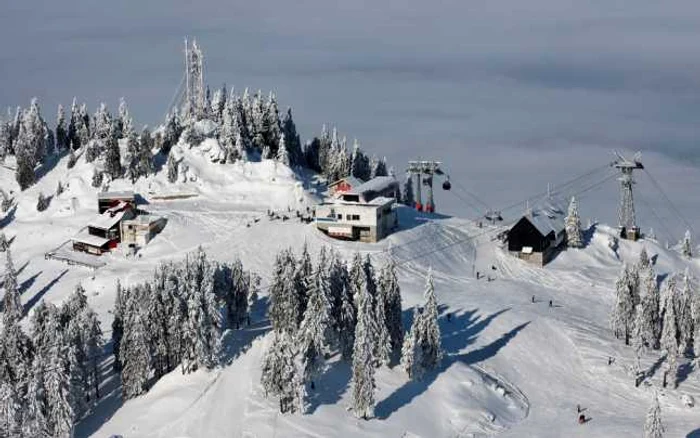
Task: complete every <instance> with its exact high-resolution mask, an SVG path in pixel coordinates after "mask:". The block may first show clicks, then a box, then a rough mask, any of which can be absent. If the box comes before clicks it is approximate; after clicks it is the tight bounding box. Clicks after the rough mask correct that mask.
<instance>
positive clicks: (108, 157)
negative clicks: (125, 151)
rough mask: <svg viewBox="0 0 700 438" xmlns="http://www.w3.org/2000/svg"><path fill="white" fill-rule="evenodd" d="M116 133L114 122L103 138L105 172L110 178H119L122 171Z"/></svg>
mask: <svg viewBox="0 0 700 438" xmlns="http://www.w3.org/2000/svg"><path fill="white" fill-rule="evenodd" d="M118 135H119V133H118V128H117V126H116V124H115V123H112V124H111V125H110V132H109V134H108V135H107V138H106V139H105V142H106V146H105V172H106V173H107V175H109V176H110V177H111V178H112V179H117V178H120V177H121V176H122V173H123V169H122V163H121V152H120V151H119V141H118V140H117V136H118Z"/></svg>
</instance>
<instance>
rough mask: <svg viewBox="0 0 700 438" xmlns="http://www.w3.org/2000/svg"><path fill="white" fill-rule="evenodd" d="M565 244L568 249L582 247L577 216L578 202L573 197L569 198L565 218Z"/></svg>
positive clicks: (581, 236)
mask: <svg viewBox="0 0 700 438" xmlns="http://www.w3.org/2000/svg"><path fill="white" fill-rule="evenodd" d="M566 243H567V246H568V247H569V248H582V247H583V234H582V233H581V218H580V216H579V214H578V202H577V201H576V197H574V196H572V197H571V202H569V212H568V214H567V216H566Z"/></svg>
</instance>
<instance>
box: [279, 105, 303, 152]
mask: <svg viewBox="0 0 700 438" xmlns="http://www.w3.org/2000/svg"><path fill="white" fill-rule="evenodd" d="M282 134H284V138H285V144H286V145H287V150H288V151H289V158H290V161H291V163H292V164H294V165H300V164H303V158H302V151H301V140H300V139H299V134H298V133H297V127H296V125H295V124H294V120H293V119H292V108H287V112H286V113H285V114H284V118H283V119H282Z"/></svg>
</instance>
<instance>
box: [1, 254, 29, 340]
mask: <svg viewBox="0 0 700 438" xmlns="http://www.w3.org/2000/svg"><path fill="white" fill-rule="evenodd" d="M4 286H5V295H4V296H3V301H2V302H3V314H2V317H3V318H2V320H3V325H4V326H6V327H7V326H10V325H12V324H14V323H16V322H17V321H19V320H20V319H22V314H23V313H24V308H23V307H22V302H21V301H20V297H19V289H18V285H17V271H15V265H14V263H13V261H12V253H11V251H10V248H9V247H8V248H6V249H5V278H4Z"/></svg>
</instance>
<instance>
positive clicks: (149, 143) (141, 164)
mask: <svg viewBox="0 0 700 438" xmlns="http://www.w3.org/2000/svg"><path fill="white" fill-rule="evenodd" d="M152 150H153V137H152V136H151V131H150V129H148V126H145V127H144V128H143V130H142V131H141V137H140V138H139V143H138V159H137V168H138V170H137V173H138V175H139V176H143V177H146V176H148V175H150V174H151V173H153V152H152Z"/></svg>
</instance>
